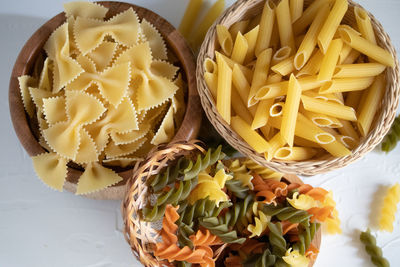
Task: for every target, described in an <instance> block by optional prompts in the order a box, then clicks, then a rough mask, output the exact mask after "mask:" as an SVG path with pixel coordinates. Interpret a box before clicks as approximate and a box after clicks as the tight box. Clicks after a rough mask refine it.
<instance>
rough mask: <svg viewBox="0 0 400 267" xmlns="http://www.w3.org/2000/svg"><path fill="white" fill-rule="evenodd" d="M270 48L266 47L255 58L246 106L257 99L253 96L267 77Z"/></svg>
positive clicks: (254, 102)
mask: <svg viewBox="0 0 400 267" xmlns="http://www.w3.org/2000/svg"><path fill="white" fill-rule="evenodd" d="M271 57H272V49H271V48H269V49H266V50H264V51H263V52H261V53H260V54H259V56H258V58H257V62H256V67H255V68H254V75H253V79H252V82H251V87H250V93H249V97H248V101H247V106H248V107H251V106H254V105H255V104H256V103H257V102H258V100H256V99H255V98H254V97H255V95H256V93H257V90H258V89H259V88H260V87H261V86H262V85H264V84H265V83H266V81H267V79H268V70H269V66H270V63H271Z"/></svg>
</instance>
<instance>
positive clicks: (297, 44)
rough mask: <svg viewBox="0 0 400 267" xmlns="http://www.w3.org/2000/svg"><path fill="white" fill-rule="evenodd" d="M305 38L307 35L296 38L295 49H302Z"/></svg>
mask: <svg viewBox="0 0 400 267" xmlns="http://www.w3.org/2000/svg"><path fill="white" fill-rule="evenodd" d="M305 37H306V35H305V34H302V35H298V36H295V38H294V45H295V47H296V48H297V49H298V48H299V47H300V45H301V42H303V40H304V38H305Z"/></svg>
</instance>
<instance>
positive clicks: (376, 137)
mask: <svg viewBox="0 0 400 267" xmlns="http://www.w3.org/2000/svg"><path fill="white" fill-rule="evenodd" d="M314 1H318V0H305V1H304V6H305V7H308V6H309V5H310V4H311V3H312V2H314ZM264 3H265V0H239V1H237V2H236V3H235V4H233V5H232V6H231V7H230V8H228V9H227V10H226V11H225V12H224V13H223V14H222V15H221V16H220V17H219V18H218V19H217V20H216V22H215V23H214V25H213V26H211V28H210V30H209V31H208V33H207V35H206V37H205V41H204V42H203V44H202V46H201V49H200V53H199V56H198V58H197V66H198V67H197V70H196V72H197V73H196V76H197V88H198V90H199V94H200V99H201V103H202V105H203V108H204V111H205V113H206V115H207V117H208V119H209V120H210V122H211V123H212V124H213V125H214V127H215V128H216V130H217V131H218V132H219V134H220V135H221V136H223V137H224V138H225V139H226V141H227V142H228V143H229V144H230V145H231V146H232V147H234V148H236V149H237V150H238V151H239V152H241V153H242V154H243V155H245V156H247V157H249V158H251V159H252V160H254V161H256V162H257V163H258V164H260V165H264V166H266V167H268V168H271V169H273V170H276V171H278V172H281V173H292V174H297V175H306V176H310V175H316V174H320V173H325V172H329V171H332V170H335V169H339V168H343V167H345V166H347V165H349V164H350V163H352V162H355V161H357V160H359V159H361V158H362V157H363V156H364V155H365V154H367V153H368V152H370V151H371V150H373V149H374V148H375V146H377V145H378V144H379V143H380V142H381V141H382V139H383V137H384V136H385V135H386V134H387V132H388V131H389V130H390V127H391V124H392V122H393V120H394V118H395V116H396V111H397V107H398V103H399V96H400V85H399V80H400V70H399V62H398V60H397V53H396V49H395V48H394V46H393V44H392V42H391V40H390V37H389V36H388V35H387V33H386V32H385V30H384V28H383V27H382V25H381V24H380V22H379V21H378V20H377V19H376V18H375V17H374V16H373V15H372V14H371V13H368V15H369V16H370V18H371V23H372V26H373V28H374V30H375V35H376V38H377V42H378V44H379V46H381V47H383V48H384V49H385V50H388V51H389V52H390V53H391V54H392V55H393V57H394V58H395V67H394V68H388V69H387V70H386V81H387V84H386V92H385V96H384V98H383V101H382V102H381V107H380V109H379V110H378V112H377V114H376V116H375V119H374V121H373V124H372V126H371V131H370V133H369V134H368V135H367V136H366V137H365V138H363V139H361V140H360V144H359V145H358V146H357V147H356V148H354V149H353V150H352V155H349V156H346V157H341V158H336V157H333V156H330V155H327V154H325V155H323V156H322V157H319V158H316V159H312V160H307V161H299V162H284V161H276V160H271V161H267V160H266V159H265V158H264V155H261V154H259V153H257V152H256V151H255V150H254V149H253V148H252V147H250V146H249V144H247V143H246V142H245V141H244V140H243V139H242V138H241V137H240V136H239V135H238V134H237V133H236V132H235V131H233V129H232V128H231V127H230V125H228V124H227V123H226V122H225V120H224V119H222V117H221V115H220V114H219V113H218V111H217V108H216V103H215V101H214V99H213V97H212V95H211V92H210V90H209V89H208V86H207V84H206V82H205V80H204V71H205V69H204V64H203V63H204V60H205V59H206V58H211V59H215V53H214V52H215V49H216V45H217V35H216V25H218V24H222V25H224V26H226V27H227V28H229V27H230V26H231V25H232V24H233V23H235V22H238V21H242V20H246V19H251V18H254V17H255V16H257V15H258V14H260V13H261V12H262V10H263V6H264ZM356 6H358V7H360V5H359V4H357V3H355V2H353V1H351V0H349V9H348V11H347V13H346V15H345V17H344V22H345V23H347V24H349V25H354V24H355V23H356V22H355V17H354V12H353V10H354V7H356Z"/></svg>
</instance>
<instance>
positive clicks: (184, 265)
mask: <svg viewBox="0 0 400 267" xmlns="http://www.w3.org/2000/svg"><path fill="white" fill-rule="evenodd" d="M176 266H177V267H192V264H191V263H190V262H187V261H176Z"/></svg>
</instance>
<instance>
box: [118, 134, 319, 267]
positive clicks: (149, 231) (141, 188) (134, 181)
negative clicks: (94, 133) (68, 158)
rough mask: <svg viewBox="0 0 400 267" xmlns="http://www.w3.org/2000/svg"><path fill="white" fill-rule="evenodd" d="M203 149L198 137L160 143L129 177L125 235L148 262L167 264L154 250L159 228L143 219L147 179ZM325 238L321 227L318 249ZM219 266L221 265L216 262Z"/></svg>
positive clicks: (286, 177) (139, 256)
mask: <svg viewBox="0 0 400 267" xmlns="http://www.w3.org/2000/svg"><path fill="white" fill-rule="evenodd" d="M202 151H204V149H203V148H202V147H201V146H200V145H199V141H196V140H191V141H188V142H176V143H172V142H171V143H169V144H168V145H160V146H159V147H158V149H157V150H154V153H153V154H152V155H149V156H148V157H147V159H146V160H145V161H144V162H143V164H142V165H141V166H140V167H139V169H138V170H137V171H136V172H135V173H134V175H133V177H132V178H131V179H129V180H128V182H127V188H126V194H125V198H124V200H123V202H122V206H121V209H122V217H123V220H124V236H125V239H126V241H127V242H128V243H129V245H130V247H131V250H132V253H133V254H134V255H135V256H136V258H137V259H138V260H139V261H140V262H141V263H142V264H143V265H144V266H149V267H150V266H151V267H156V266H165V265H161V264H160V262H159V261H158V260H157V259H156V258H155V257H154V255H153V253H152V252H151V251H153V248H154V246H153V244H152V243H153V242H155V241H156V239H157V238H158V237H159V234H158V231H157V230H155V229H154V228H153V226H154V224H153V223H149V222H145V221H142V220H141V219H140V216H139V210H140V209H141V208H142V207H143V206H144V204H145V203H146V201H147V198H148V195H147V185H146V181H147V179H148V178H149V177H151V176H153V175H156V174H158V173H159V172H160V171H161V170H163V168H165V167H166V166H168V164H170V163H171V162H174V161H175V160H176V159H178V158H179V157H181V156H193V155H198V154H199V153H201V152H202ZM241 160H245V158H241ZM227 161H229V160H227ZM282 179H283V180H286V181H287V182H290V183H297V184H303V182H302V180H301V179H300V178H299V177H297V176H296V175H290V174H289V175H284V176H283V178H282ZM321 238H322V230H321V228H320V229H319V230H318V232H317V233H316V234H315V236H314V239H313V241H312V244H313V245H314V246H315V247H316V248H317V249H320V247H321ZM220 252H222V251H220ZM218 255H219V254H218ZM313 265H314V261H310V264H309V267H311V266H313ZM216 266H220V265H218V264H216Z"/></svg>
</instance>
